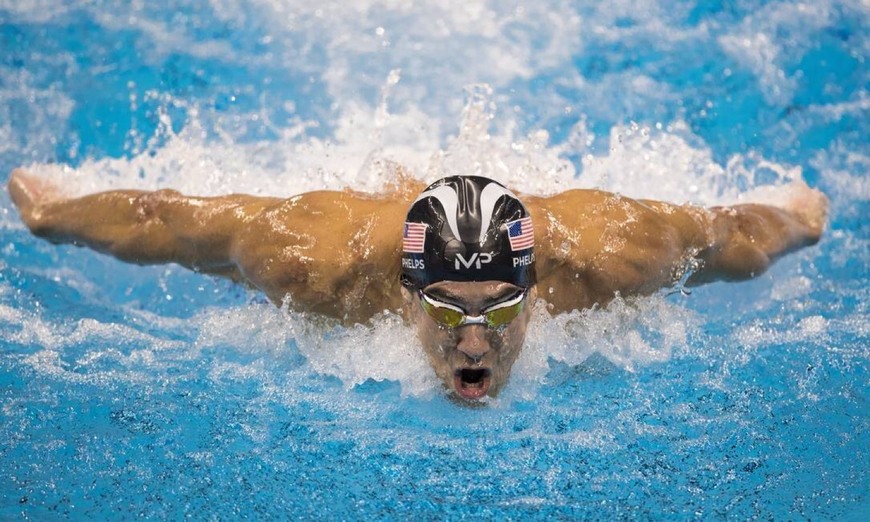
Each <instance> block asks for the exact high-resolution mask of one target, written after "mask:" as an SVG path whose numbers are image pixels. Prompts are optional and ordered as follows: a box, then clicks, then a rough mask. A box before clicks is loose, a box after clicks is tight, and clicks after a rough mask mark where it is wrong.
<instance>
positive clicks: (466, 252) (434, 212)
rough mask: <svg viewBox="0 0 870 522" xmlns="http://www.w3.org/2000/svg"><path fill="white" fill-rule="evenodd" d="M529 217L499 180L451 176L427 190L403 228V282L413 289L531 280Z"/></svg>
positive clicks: (532, 261) (519, 283) (532, 259)
mask: <svg viewBox="0 0 870 522" xmlns="http://www.w3.org/2000/svg"><path fill="white" fill-rule="evenodd" d="M534 239H535V238H534V231H533V229H532V218H531V216H530V215H529V212H528V211H527V210H526V207H525V206H523V204H522V203H521V202H520V200H519V199H517V197H516V196H515V195H514V194H513V193H512V192H511V191H509V190H508V189H506V188H505V187H504V186H503V185H502V184H500V183H498V182H496V181H493V180H491V179H488V178H484V177H480V176H451V177H448V178H444V179H441V180H439V181H436V182H435V183H433V184H432V185H430V186H429V187H427V188H426V190H425V191H423V193H422V194H420V196H419V197H417V199H416V200H415V201H414V203H413V204H412V205H411V209H410V210H409V211H408V216H407V218H406V219H405V226H404V230H403V231H402V275H401V281H402V285H403V286H405V287H406V288H408V289H409V290H418V289H421V288H425V287H426V286H428V285H430V284H432V283H437V282H439V281H504V282H506V283H511V284H514V285H517V286H519V287H523V288H528V287H530V286H532V285H533V284H534V281H535V249H534Z"/></svg>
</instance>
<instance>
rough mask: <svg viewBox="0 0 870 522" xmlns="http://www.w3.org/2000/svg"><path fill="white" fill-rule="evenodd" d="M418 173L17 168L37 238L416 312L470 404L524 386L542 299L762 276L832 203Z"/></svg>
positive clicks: (428, 347) (360, 309) (571, 303)
mask: <svg viewBox="0 0 870 522" xmlns="http://www.w3.org/2000/svg"><path fill="white" fill-rule="evenodd" d="M402 179H403V181H402V182H401V183H400V184H399V185H398V186H396V187H393V188H391V189H390V190H389V191H387V192H386V193H385V194H383V195H370V194H363V193H357V192H352V191H349V190H345V191H343V192H336V191H318V192H310V193H306V194H302V195H299V196H295V197H291V198H289V199H279V198H268V197H254V196H248V195H241V194H235V195H228V196H221V197H193V196H185V195H182V194H180V193H178V192H176V191H173V190H158V191H155V192H143V191H135V190H116V191H110V192H103V193H99V194H93V195H88V196H84V197H78V198H68V197H65V196H64V195H63V194H62V191H61V190H60V188H59V187H57V186H55V185H53V184H51V183H50V182H47V181H45V180H43V179H40V178H38V177H35V176H32V175H29V174H27V173H25V172H24V171H23V170H20V169H18V170H15V171H14V172H13V173H12V175H11V178H10V180H9V185H8V190H9V193H10V195H11V196H12V200H13V202H14V203H15V205H16V206H17V207H18V209H19V211H20V212H21V217H22V219H23V220H24V222H25V223H26V224H27V226H28V227H29V228H30V230H31V231H32V232H33V233H34V234H35V235H37V236H40V237H43V238H46V239H48V240H49V241H52V242H54V243H71V244H74V245H79V246H87V247H90V248H92V249H94V250H97V251H100V252H104V253H107V254H110V255H113V256H115V257H117V258H118V259H121V260H124V261H128V262H131V263H138V264H154V263H178V264H180V265H182V266H185V267H187V268H189V269H192V270H195V271H197V272H202V273H205V274H214V275H219V276H223V277H228V278H230V279H232V280H234V281H238V282H245V283H247V284H249V285H251V286H253V287H255V288H258V289H260V290H261V291H263V292H264V293H265V294H266V295H267V296H268V297H269V299H270V300H271V301H272V302H273V303H275V304H276V305H279V306H280V305H282V304H283V303H284V302H285V300H286V301H287V302H288V303H289V306H291V307H292V308H293V309H295V310H298V311H301V312H306V313H314V314H319V315H322V316H327V317H332V318H335V319H338V320H340V321H342V322H344V323H346V324H353V323H359V322H365V321H368V320H369V319H371V318H372V317H373V316H375V315H377V314H379V313H381V312H383V311H392V312H397V313H402V314H403V316H404V317H405V319H406V321H407V322H408V324H409V325H410V326H411V327H413V328H414V329H415V330H416V333H417V336H418V338H419V341H420V343H421V344H422V347H423V349H424V351H425V353H426V354H427V356H428V358H429V361H430V362H431V364H432V367H433V368H434V370H435V373H436V374H437V375H438V376H439V377H440V378H441V380H442V381H443V382H444V385H445V387H446V388H447V390H448V391H450V392H453V393H455V394H456V395H457V396H458V397H461V398H462V399H465V400H468V401H476V400H479V399H481V398H483V397H485V396H495V395H497V394H498V392H499V390H500V389H501V388H502V387H503V386H504V384H505V383H506V382H507V380H508V376H509V373H510V370H511V367H512V365H513V363H514V361H516V359H517V356H518V355H519V353H520V350H521V348H522V345H523V342H524V339H525V334H526V327H527V326H528V323H529V320H530V317H531V315H532V310H533V308H534V307H535V306H545V307H546V309H547V310H548V311H549V312H550V313H551V314H558V313H560V312H566V311H571V310H577V309H585V308H590V307H592V306H594V305H600V306H605V305H606V304H607V303H608V302H609V301H611V300H612V299H613V298H614V297H615V296H617V295H620V296H623V297H627V296H632V295H646V294H651V293H653V292H656V291H657V290H658V289H660V288H662V287H667V286H670V285H674V284H675V283H677V282H678V281H685V282H686V284H687V285H690V286H691V285H697V284H701V283H704V282H709V281H715V280H727V281H736V280H742V279H748V278H751V277H754V276H756V275H758V274H761V273H762V272H764V271H765V269H766V268H767V267H768V265H769V264H770V263H771V262H772V261H773V260H774V259H776V258H777V257H779V256H781V255H783V254H785V253H787V252H790V251H793V250H795V249H798V248H800V247H802V246H806V245H810V244H813V243H815V242H817V241H818V239H819V237H820V235H821V233H822V230H823V228H824V226H825V220H826V216H827V205H828V201H827V198H826V197H825V196H824V195H823V194H822V193H821V192H819V191H818V190H814V189H811V188H809V187H808V186H806V185H805V184H803V183H793V184H792V185H789V186H788V187H787V188H786V189H787V190H788V191H789V192H788V198H787V201H786V202H785V203H784V204H783V206H782V207H781V208H780V207H775V206H770V205H760V204H741V205H735V206H730V207H713V208H706V209H705V208H700V207H695V206H690V205H673V204H669V203H664V202H660V201H651V200H635V199H630V198H627V197H622V196H620V195H618V194H611V193H608V192H603V191H598V190H569V191H566V192H563V193H560V194H556V195H554V196H550V197H533V196H525V197H523V198H522V201H521V200H520V198H519V197H518V196H517V195H516V194H514V193H513V192H511V191H510V190H509V189H507V188H506V187H504V186H502V185H501V184H499V183H497V182H495V181H493V180H490V179H487V178H482V177H475V176H451V177H448V178H444V179H442V180H439V181H436V182H435V183H433V184H431V185H429V186H428V187H425V188H424V187H423V185H422V183H419V182H416V181H413V180H410V179H408V178H402ZM409 209H410V210H409Z"/></svg>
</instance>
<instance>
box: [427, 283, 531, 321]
mask: <svg viewBox="0 0 870 522" xmlns="http://www.w3.org/2000/svg"><path fill="white" fill-rule="evenodd" d="M417 293H418V295H419V296H420V304H421V305H422V306H423V311H425V312H426V313H427V314H429V317H431V318H432V319H435V322H437V323H438V324H441V325H443V326H446V327H448V328H458V327H460V326H463V325H466V324H485V325H487V326H489V327H491V328H496V327H498V326H503V325H506V324H508V323H509V322H511V321H513V320H514V319H516V317H517V316H518V315H520V312H522V311H523V308H524V307H525V303H526V295H527V294H528V289H524V290H523V291H522V292H520V293H519V294H518V295H516V296H514V297H511V298H510V299H508V300H506V301H502V302H500V303H496V304H494V305H491V306H488V307H486V308H484V309H483V310H481V311H480V312H481V313H480V315H468V313H467V312H466V311H465V310H463V309H462V308H460V307H458V306H456V305H454V304H450V303H445V302H443V301H439V300H437V299H435V298H434V297H432V296H430V295H428V294H426V293H424V292H423V291H422V290H418V291H417Z"/></svg>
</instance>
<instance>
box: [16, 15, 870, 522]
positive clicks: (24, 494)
mask: <svg viewBox="0 0 870 522" xmlns="http://www.w3.org/2000/svg"><path fill="white" fill-rule="evenodd" d="M309 4H310V3H309V2H301V1H296V0H222V1H219V2H218V1H215V2H210V3H208V4H206V3H203V2H193V1H185V0H175V1H170V2H110V1H107V2H92V1H78V0H73V1H69V2H64V3H63V5H62V6H58V5H54V3H52V2H45V1H42V0H19V1H16V2H3V1H0V49H2V52H0V173H2V174H0V181H2V182H3V183H4V184H5V182H6V181H7V180H8V173H9V171H10V170H11V169H12V168H14V167H17V166H24V167H26V168H28V169H29V170H31V171H32V172H35V173H37V174H40V175H42V176H47V177H49V178H52V179H54V180H56V181H58V182H60V183H62V184H63V185H64V187H66V188H65V190H66V191H67V192H68V193H70V194H84V193H89V192H93V191H96V190H103V189H109V188H119V187H125V188H127V187H130V188H157V187H171V188H175V189H178V190H182V191H184V192H187V193H194V194H202V195H210V194H222V193H227V192H247V193H254V194H263V195H279V196H289V195H292V194H296V193H299V192H303V191H306V190H312V189H319V188H332V189H339V188H342V187H345V186H351V187H354V188H357V189H361V190H371V191H377V190H379V189H381V188H382V187H383V186H384V185H386V184H388V183H389V182H390V181H392V180H393V179H394V176H395V170H396V167H395V165H396V164H403V165H406V166H407V167H408V168H409V169H410V170H411V172H412V173H413V174H414V175H415V176H416V177H419V178H421V179H425V180H433V179H435V178H437V177H440V176H441V175H443V174H444V173H453V172H465V173H477V174H484V175H489V176H492V177H495V178H497V179H500V180H502V181H503V182H505V183H507V184H509V185H511V186H513V187H516V188H517V189H519V190H521V191H523V192H526V193H537V194H548V193H553V192H557V191H559V190H564V189H565V188H569V187H600V188H604V189H607V190H612V191H617V192H620V193H622V194H625V195H628V196H636V197H648V198H659V199H665V200H668V201H675V202H691V203H696V204H704V205H710V204H723V203H733V202H735V201H752V200H759V199H761V198H764V199H765V200H767V201H773V202H777V201H781V199H782V197H783V196H782V193H781V192H777V191H776V190H774V191H773V193H772V194H764V193H761V192H759V190H758V187H763V186H777V185H782V184H784V183H787V182H790V181H792V180H795V179H799V178H803V179H805V180H806V181H807V182H808V183H809V184H810V185H812V186H817V187H819V188H821V189H822V190H823V191H824V192H825V193H826V194H827V195H828V196H829V197H830V198H831V215H830V224H829V228H828V230H827V231H826V234H825V236H824V237H823V238H822V240H821V242H820V243H819V244H818V245H816V246H813V247H810V248H807V249H804V250H801V251H799V252H797V253H795V254H792V255H790V256H788V257H786V258H783V259H782V260H780V261H779V262H777V263H776V264H775V265H774V266H773V267H772V268H771V269H770V270H769V271H768V272H767V273H766V274H764V275H762V276H761V277H759V278H757V279H755V280H753V281H749V282H745V283H739V284H723V283H716V284H712V285H709V286H705V287H701V288H696V289H693V290H692V291H691V292H690V293H689V292H680V291H665V292H662V293H661V294H660V295H655V296H651V297H646V298H641V299H634V300H632V299H629V300H617V301H615V302H614V303H612V304H611V305H610V306H609V307H607V308H606V309H595V310H588V311H583V312H575V313H571V314H564V315H561V316H557V317H549V316H547V315H546V314H545V313H543V312H540V313H538V315H537V316H536V317H535V318H534V320H533V323H532V325H531V327H530V333H529V338H528V342H527V345H526V346H525V348H524V352H523V354H522V355H521V357H520V360H519V361H518V362H517V364H516V367H515V369H514V374H513V376H512V379H511V382H510V384H509V385H508V386H507V388H506V389H505V390H504V392H503V393H502V394H501V396H500V397H499V398H497V399H495V400H490V401H488V402H487V403H486V405H485V406H484V407H480V408H467V407H463V406H461V405H458V404H456V403H454V402H453V401H451V400H450V399H449V398H448V397H446V396H445V394H444V393H443V392H442V391H441V389H440V387H439V384H438V382H437V380H436V378H435V376H434V374H433V372H432V371H431V370H430V369H429V368H428V366H427V364H426V362H425V360H424V359H423V355H422V354H421V353H420V351H419V348H418V347H417V346H416V345H415V343H414V339H413V334H412V333H411V331H410V330H409V329H408V327H407V326H405V325H404V324H403V323H402V321H401V319H400V318H399V317H396V316H395V315H390V314H385V315H382V316H379V317H378V318H376V320H375V321H374V322H373V323H372V324H370V325H359V326H357V327H354V328H336V327H330V326H328V325H323V324H321V322H320V321H317V320H315V319H312V318H306V317H302V316H299V315H297V314H294V313H291V312H288V311H286V310H279V309H276V308H274V307H272V306H271V305H269V304H268V303H267V301H266V299H265V298H264V297H263V296H262V295H261V294H259V293H257V292H253V291H250V290H247V289H245V288H243V287H240V286H236V285H233V284H231V283H229V282H226V281H221V280H217V279H212V278H209V277H205V276H201V275H197V274H193V273H189V272H186V271H185V270H183V269H181V268H180V267H177V266H158V267H137V266H130V265H125V264H123V263H120V262H118V261H115V260H113V259H110V258H108V257H106V256H102V255H99V254H96V253H94V252H91V251H86V250H82V249H78V248H75V247H72V246H60V247H58V246H54V245H51V244H49V243H47V242H44V241H40V240H37V239H35V238H33V237H32V236H31V235H30V234H29V233H28V232H27V231H26V229H25V228H24V226H23V224H22V223H21V221H20V219H19V218H18V214H17V212H16V211H15V210H14V208H13V206H12V204H11V202H10V201H9V197H8V195H7V194H6V193H5V192H4V193H3V194H0V251H2V254H0V394H2V395H0V397H2V399H0V470H2V473H0V518H2V519H12V520H17V519H26V520H29V519H33V520H46V519H49V520H51V519H58V518H72V519H94V518H96V519H105V518H122V519H126V518H138V517H146V518H170V519H175V518H181V517H193V518H197V519H235V518H239V517H248V518H254V519H262V518H272V517H275V518H278V517H280V518H314V517H318V518H326V519H361V518H368V517H372V518H376V519H404V518H408V517H410V516H415V517H419V518H420V519H445V518H450V519H453V518H463V517H480V516H483V517H487V518H496V517H499V518H508V519H544V518H553V517H559V518H575V519H577V518H579V519H605V520H612V519H668V520H671V519H679V520H685V519H725V518H727V519H748V518H763V519H776V520H780V519H785V520H804V519H807V520H818V519H822V520H865V519H866V517H867V516H868V515H870V501H868V490H870V454H868V441H870V438H868V432H870V408H868V402H867V401H868V356H870V353H868V346H870V341H868V308H867V306H868V305H867V303H868V302H870V285H868V263H870V238H868V225H867V222H866V217H867V216H868V215H870V203H868V202H870V180H868V172H870V147H868V136H870V97H868V92H867V85H870V73H868V67H867V64H866V60H867V57H868V52H870V38H868V34H870V33H868V31H867V27H868V21H870V7H868V4H867V3H866V2H862V1H859V0H853V1H850V0H841V1H824V0H822V1H819V2H812V3H802V2H795V1H779V2H761V1H754V0H746V1H740V2H726V3H714V2H701V1H690V0H686V1H674V2H666V1H662V2H655V1H645V2H631V1H619V2H584V3H579V2H578V3H577V4H581V5H573V4H574V3H571V2H558V1H540V2H534V3H526V4H523V3H520V4H513V3H504V2H495V1H493V2H476V1H462V2H458V1H457V2H441V1H425V2H416V3H415V4H414V6H413V7H409V6H408V5H406V4H404V3H401V2H386V1H374V0H358V1H354V2H320V3H318V4H317V6H311V5H309ZM348 4H350V5H348ZM778 198H779V199H778ZM541 290H542V292H544V293H546V289H541Z"/></svg>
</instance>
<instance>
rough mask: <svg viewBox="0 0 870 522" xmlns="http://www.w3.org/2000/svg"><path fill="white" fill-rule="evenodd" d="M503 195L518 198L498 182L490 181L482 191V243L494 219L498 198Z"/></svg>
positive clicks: (480, 240)
mask: <svg viewBox="0 0 870 522" xmlns="http://www.w3.org/2000/svg"><path fill="white" fill-rule="evenodd" d="M502 196H510V197H512V198H514V199H517V197H516V196H514V195H513V193H512V192H511V191H510V190H508V189H506V188H504V187H502V186H501V185H499V184H498V183H490V184H489V185H487V186H485V187H483V190H482V191H481V192H480V211H481V218H480V239H479V240H478V241H479V242H480V244H481V245H482V244H483V240H484V239H485V238H486V232H487V230H489V223H490V221H492V214H493V212H495V204H496V202H497V201H498V198H500V197H502Z"/></svg>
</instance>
